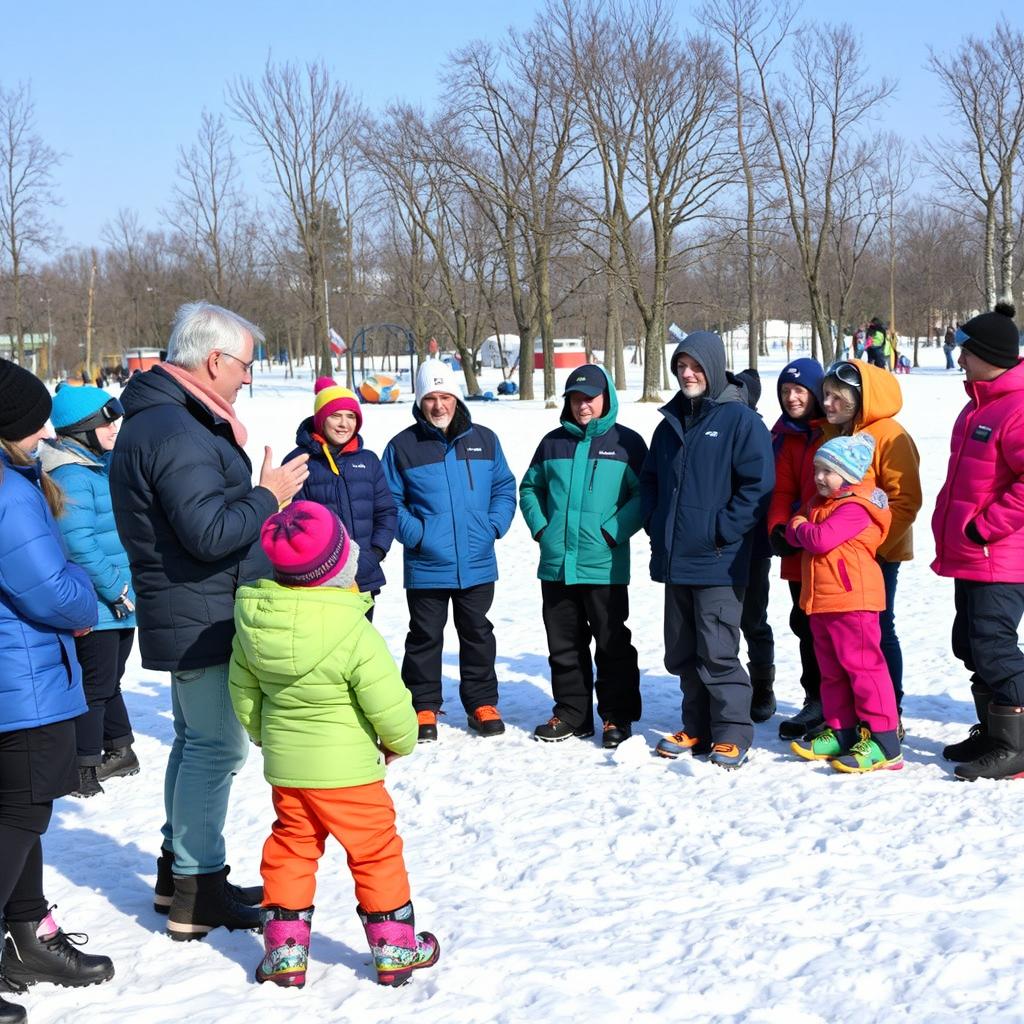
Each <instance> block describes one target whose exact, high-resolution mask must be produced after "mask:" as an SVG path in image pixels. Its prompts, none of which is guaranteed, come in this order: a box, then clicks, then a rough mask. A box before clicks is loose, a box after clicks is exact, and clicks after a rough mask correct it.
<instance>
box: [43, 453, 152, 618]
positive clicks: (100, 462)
mask: <svg viewBox="0 0 1024 1024" xmlns="http://www.w3.org/2000/svg"><path fill="white" fill-rule="evenodd" d="M112 454H113V453H112V452H107V453H106V454H105V455H102V456H101V455H96V454H95V453H93V452H91V451H89V449H88V448H85V447H84V446H83V445H80V444H78V443H76V442H75V441H72V440H70V439H69V438H61V439H60V440H59V441H46V442H44V443H43V444H42V445H40V446H39V456H40V461H41V462H42V465H43V469H44V470H45V471H46V472H47V473H49V474H50V476H51V477H53V479H54V480H56V481H57V483H58V484H60V486H61V487H62V488H63V490H64V494H65V496H66V498H67V505H66V507H65V511H64V515H62V516H61V517H60V519H59V520H57V525H58V526H59V527H60V532H61V533H62V534H63V536H64V543H65V545H66V546H67V549H68V558H69V559H70V560H71V561H72V562H74V563H75V565H80V566H81V567H82V568H83V569H84V570H85V571H86V572H87V573H88V574H89V579H90V580H91V581H92V585H93V586H94V587H95V588H96V596H97V598H98V599H99V600H98V605H99V622H98V623H97V624H96V626H95V628H96V629H134V628H135V615H134V614H132V615H129V616H127V617H126V618H123V619H119V618H118V617H117V616H116V615H115V614H114V612H113V605H114V602H115V601H117V599H118V598H119V597H120V596H121V594H122V593H123V592H124V588H125V587H127V588H128V597H129V599H130V600H131V602H132V604H134V603H135V591H134V590H133V589H132V585H131V584H132V574H131V569H130V567H129V565H128V552H127V551H125V549H124V545H123V544H122V543H121V538H120V537H119V536H118V533H117V524H116V523H115V522H114V505H113V502H112V501H111V499H110V479H109V474H110V458H111V455H112Z"/></svg>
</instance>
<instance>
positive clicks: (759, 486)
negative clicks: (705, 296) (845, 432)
mask: <svg viewBox="0 0 1024 1024" xmlns="http://www.w3.org/2000/svg"><path fill="white" fill-rule="evenodd" d="M690 409H691V406H690V402H689V400H688V399H687V398H685V396H684V395H683V394H682V392H678V393H677V394H676V395H675V396H674V397H673V398H672V400H671V401H670V402H669V403H668V404H667V405H664V406H662V408H661V409H660V410H659V411H660V412H661V414H662V415H663V416H664V417H665V419H664V422H662V423H660V424H659V425H658V427H657V428H656V429H655V431H654V437H653V438H652V439H651V450H650V453H649V454H648V456H647V459H646V461H645V462H644V468H643V471H642V472H641V474H640V493H641V498H642V502H643V513H644V526H645V528H646V530H647V532H648V533H649V534H650V537H651V579H653V580H655V581H657V582H659V583H674V584H685V585H690V586H746V584H747V580H748V575H749V571H750V555H751V548H752V545H753V540H754V528H755V526H756V525H757V523H758V520H759V519H761V517H762V516H763V515H764V512H765V510H766V509H767V507H768V499H769V497H770V495H771V492H772V488H773V487H774V486H775V460H774V458H773V457H772V445H771V435H770V434H769V433H768V429H767V428H766V427H765V425H764V423H762V422H761V418H760V417H759V416H758V415H757V413H756V412H754V411H753V409H751V408H750V407H749V406H748V405H747V402H746V399H745V394H744V392H743V391H742V390H741V389H739V388H737V387H736V386H735V384H733V383H730V384H729V385H728V386H727V388H726V389H725V390H724V391H723V392H721V393H720V394H719V396H718V398H716V399H710V398H704V399H702V400H700V401H699V403H698V405H697V412H696V415H691V414H690Z"/></svg>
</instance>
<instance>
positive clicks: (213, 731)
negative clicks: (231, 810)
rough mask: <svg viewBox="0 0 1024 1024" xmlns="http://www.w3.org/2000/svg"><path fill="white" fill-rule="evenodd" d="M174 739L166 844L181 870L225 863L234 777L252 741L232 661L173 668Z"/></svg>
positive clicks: (199, 871)
mask: <svg viewBox="0 0 1024 1024" xmlns="http://www.w3.org/2000/svg"><path fill="white" fill-rule="evenodd" d="M171 708H172V710H173V712H174V742H173V743H172V744H171V754H170V757H168V758H167V773H166V775H165V776H164V812H165V814H166V816H167V820H166V821H165V822H164V827H163V836H164V841H163V846H164V849H165V850H173V851H174V872H175V874H178V875H206V874H212V873H213V872H215V871H220V869H221V868H222V867H224V819H225V817H226V816H227V811H228V797H229V796H230V794H231V780H232V779H233V778H234V776H235V775H236V774H237V773H238V771H239V770H240V769H241V767H242V765H243V764H245V757H246V754H247V753H248V749H249V741H248V738H247V737H246V735H245V730H244V729H243V728H242V726H241V724H240V723H239V721H238V719H237V718H236V717H235V712H234V709H233V708H232V707H231V697H230V696H229V694H228V666H227V663H224V664H222V665H211V666H209V667H208V668H195V669H184V670H182V671H180V672H172V673H171Z"/></svg>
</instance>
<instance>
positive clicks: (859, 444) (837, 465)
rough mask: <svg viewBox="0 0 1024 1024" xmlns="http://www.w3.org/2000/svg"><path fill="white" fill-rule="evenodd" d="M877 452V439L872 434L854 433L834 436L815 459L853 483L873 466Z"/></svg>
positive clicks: (857, 481)
mask: <svg viewBox="0 0 1024 1024" xmlns="http://www.w3.org/2000/svg"><path fill="white" fill-rule="evenodd" d="M874 454H875V439H874V438H873V437H872V436H871V435H870V434H865V433H860V434H854V435H853V437H833V438H832V440H831V441H826V442H825V443H824V444H823V445H822V446H821V447H820V448H819V449H818V450H817V451H816V452H815V453H814V461H815V462H820V463H821V464H822V465H823V466H827V467H828V468H829V469H831V470H833V471H834V472H836V473H838V474H839V475H840V476H841V477H842V478H843V479H844V480H846V481H847V482H848V483H851V484H859V483H860V482H861V480H863V479H864V477H865V475H866V474H867V471H868V470H869V469H870V468H871V458H872V456H873V455H874Z"/></svg>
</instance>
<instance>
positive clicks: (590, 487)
mask: <svg viewBox="0 0 1024 1024" xmlns="http://www.w3.org/2000/svg"><path fill="white" fill-rule="evenodd" d="M596 472H597V459H594V468H593V469H592V470H591V471H590V486H589V487H588V488H587V490H588V491H592V490H593V489H594V474H595V473H596Z"/></svg>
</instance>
